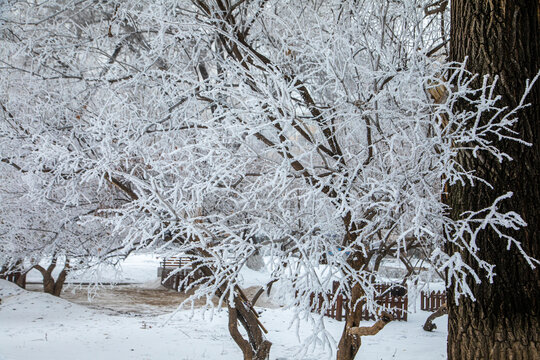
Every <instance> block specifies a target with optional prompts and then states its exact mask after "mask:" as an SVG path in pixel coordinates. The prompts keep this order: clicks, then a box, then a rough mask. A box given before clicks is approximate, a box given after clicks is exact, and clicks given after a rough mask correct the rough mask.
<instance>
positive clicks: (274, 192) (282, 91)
mask: <svg viewBox="0 0 540 360" xmlns="http://www.w3.org/2000/svg"><path fill="white" fill-rule="evenodd" d="M428 5H430V4H429V3H428V2H426V1H421V0H410V1H402V2H395V1H390V0H388V1H368V0H364V1H362V0H360V1H352V0H350V1H304V2H298V1H272V0H252V1H242V0H240V1H237V2H231V1H226V0H208V1H202V0H196V1H167V0H163V1H159V2H155V1H153V2H146V1H139V2H137V3H134V2H128V1H107V2H100V3H94V2H90V1H82V2H77V3H72V2H68V1H60V0H57V1H52V2H47V3H44V4H40V5H33V4H28V3H16V4H14V5H12V6H11V7H10V8H9V9H8V11H6V12H5V14H6V15H4V17H3V18H2V21H3V23H2V26H3V27H2V38H1V41H2V47H1V48H0V49H1V50H0V52H1V54H2V59H4V60H2V68H1V72H2V75H3V76H2V79H5V80H0V81H2V82H1V86H2V90H3V92H2V93H3V94H4V95H3V97H2V98H1V100H0V101H1V102H2V109H3V111H4V115H3V116H4V117H5V118H6V119H7V117H10V115H7V114H11V117H10V118H12V119H15V120H13V121H15V123H16V124H19V125H20V126H22V127H23V128H24V129H27V131H28V132H29V136H23V138H22V139H21V141H22V143H23V144H24V145H25V146H24V147H22V146H21V149H22V148H24V149H25V151H27V153H25V154H26V155H24V157H25V158H29V156H30V157H31V158H32V159H35V161H34V162H32V164H34V165H33V170H32V171H33V172H34V173H38V172H39V171H41V172H43V170H44V169H46V170H47V174H48V175H47V176H48V177H47V178H48V179H49V180H48V181H47V183H46V186H45V187H49V188H51V189H53V188H56V186H57V184H61V190H60V191H59V193H61V194H62V196H60V198H61V199H58V200H59V201H61V202H62V203H68V204H72V205H75V206H76V205H78V204H81V205H82V204H84V198H85V196H84V191H83V189H89V191H93V192H95V193H100V192H102V191H104V190H105V189H107V188H108V187H114V188H115V189H116V190H117V191H119V192H121V194H122V195H121V196H120V197H119V199H118V201H116V202H114V203H113V202H110V203H108V206H107V208H106V209H103V210H102V211H100V216H95V217H93V218H92V220H95V221H100V222H101V223H103V224H104V226H106V227H107V228H111V229H112V230H113V236H114V238H115V239H119V240H120V241H122V246H123V248H124V249H125V250H129V249H132V248H140V247H146V248H154V249H156V250H157V251H167V249H172V250H169V251H175V252H177V253H185V254H189V255H191V256H193V257H194V258H195V265H196V266H195V269H194V271H197V272H200V273H202V274H203V276H202V278H200V281H199V282H196V283H195V285H197V286H198V287H197V289H196V291H195V295H194V296H199V297H201V296H206V297H207V298H208V300H210V298H211V297H212V296H215V295H217V296H218V297H219V299H220V301H219V304H220V305H222V304H226V305H227V306H228V310H229V316H230V323H229V330H230V332H231V335H232V337H233V338H234V340H235V341H236V342H237V344H238V345H239V347H240V348H241V349H242V351H243V353H244V357H245V359H265V358H267V357H268V354H269V351H270V346H271V343H270V342H269V341H268V340H266V339H265V338H264V334H263V332H262V327H260V326H259V324H258V319H257V315H256V314H255V313H254V311H253V310H252V307H251V305H250V304H249V303H248V302H247V301H246V300H248V299H246V298H245V296H244V295H243V293H242V291H241V289H240V288H239V287H238V283H239V276H240V270H241V269H242V267H243V266H245V264H246V262H247V259H248V258H249V257H250V256H252V255H253V254H254V253H256V252H259V253H261V254H263V255H265V256H266V257H267V259H268V261H269V264H270V265H269V266H270V267H271V269H272V276H273V280H277V279H279V281H280V283H281V284H280V289H281V291H282V292H283V293H285V295H284V296H283V297H284V299H286V300H287V301H288V305H290V306H293V307H294V308H295V309H297V310H298V311H297V319H298V320H299V319H301V318H309V319H312V320H313V324H314V326H315V332H314V334H315V335H314V336H313V337H311V338H309V339H308V341H307V345H313V344H317V343H322V344H325V345H335V343H336V341H335V340H334V339H332V337H331V336H330V335H329V333H328V332H326V331H325V327H324V319H323V318H322V316H320V315H317V314H312V313H310V305H309V295H310V294H311V293H312V292H320V293H324V292H326V291H327V290H328V289H329V288H330V287H331V284H332V282H333V281H334V280H337V281H339V283H340V286H339V291H341V292H342V293H344V294H346V295H347V296H349V298H350V299H351V304H353V305H352V306H351V307H350V309H349V313H348V314H347V318H346V324H345V327H344V331H343V334H342V337H341V339H340V340H339V343H338V346H337V349H338V350H337V357H338V359H340V360H343V359H353V358H354V356H355V354H356V352H357V351H358V349H359V346H360V335H362V334H366V332H365V331H363V329H362V328H360V327H359V325H360V322H359V319H360V310H361V308H360V304H361V303H366V305H367V306H368V307H369V308H370V309H371V310H373V311H377V310H380V308H379V307H378V306H377V305H376V303H375V302H374V301H373V299H374V297H375V296H376V292H375V288H374V286H373V285H374V283H375V282H376V281H377V278H378V269H379V264H380V262H381V261H382V260H383V259H385V258H388V257H394V258H399V259H401V260H402V261H403V262H404V263H406V264H410V260H409V258H410V256H411V255H410V254H411V253H412V250H415V251H416V252H420V253H422V254H423V257H424V258H425V259H426V260H429V261H430V262H431V263H432V264H433V266H434V267H435V268H436V269H438V270H439V271H446V272H447V274H448V276H449V277H450V278H451V279H453V281H454V285H455V293H456V294H467V295H470V294H471V292H470V288H469V287H468V283H467V282H466V281H465V280H466V279H467V277H471V276H472V277H474V278H478V279H480V277H481V276H483V274H477V273H476V271H474V270H473V268H471V267H470V266H469V265H467V264H465V263H464V262H463V261H462V260H461V257H460V254H459V253H455V254H451V255H448V254H446V253H445V252H444V251H443V250H444V244H445V243H446V242H451V243H452V244H455V245H456V246H459V247H462V248H464V249H466V250H467V251H469V252H470V253H471V254H473V258H475V259H476V261H478V263H479V264H480V265H481V266H483V267H485V268H488V269H490V268H489V265H488V264H486V263H485V262H483V260H482V259H480V258H478V257H475V254H476V248H475V246H474V236H475V234H476V227H475V226H474V224H476V223H477V222H478V221H479V219H481V220H482V221H484V222H483V223H484V224H488V225H490V226H493V227H495V228H497V229H500V230H501V231H504V228H507V227H519V226H521V225H522V220H521V218H519V216H518V215H517V214H515V213H512V212H508V213H504V214H502V213H500V212H499V211H498V209H497V204H499V203H500V202H502V201H504V199H505V198H506V197H508V195H505V194H502V195H503V196H502V197H500V198H497V199H495V200H494V202H493V203H492V204H489V206H488V207H487V208H486V209H485V210H482V209H481V210H480V211H477V212H474V213H465V216H464V217H460V218H457V219H450V218H449V217H448V216H447V214H448V210H449V209H448V207H447V206H446V205H445V204H444V203H443V202H442V199H441V196H442V194H443V193H444V189H445V187H446V186H447V184H454V183H457V182H470V181H477V180H481V179H478V177H477V176H476V174H475V173H473V172H470V171H466V170H464V169H463V168H462V167H461V166H460V165H459V163H458V162H456V155H457V154H458V153H459V151H460V150H461V149H465V148H467V149H468V148H471V147H472V148H473V149H474V150H475V154H480V155H481V154H484V153H490V154H493V155H494V156H496V157H499V158H501V159H503V158H504V157H505V156H504V154H503V153H502V152H501V151H500V150H498V148H497V146H496V144H494V143H492V142H489V141H486V139H487V138H488V137H490V136H492V135H493V134H496V135H498V136H499V137H500V138H501V139H510V140H512V139H513V137H514V134H513V133H512V131H511V130H510V127H511V126H512V124H513V123H514V122H515V120H514V119H513V117H512V116H513V113H505V112H504V110H503V109H501V108H499V107H498V105H497V98H496V96H495V95H494V93H493V87H494V85H493V84H491V83H488V82H485V83H483V84H481V85H480V86H478V87H476V88H474V87H472V86H471V84H472V83H471V81H472V79H473V76H472V75H471V74H469V73H467V72H466V71H465V69H464V67H463V65H462V64H460V63H450V64H448V63H445V59H444V54H445V46H446V30H445V24H446V23H447V22H445V21H444V20H445V17H444V16H446V15H445V14H444V12H443V13H442V14H441V12H439V11H434V10H433V9H432V7H429V6H428ZM441 11H442V8H441ZM473 95H475V96H476V95H477V99H476V100H474V102H473V103H472V106H473V107H472V110H470V109H469V110H468V111H460V110H459V109H458V108H457V107H456V104H459V103H461V102H464V101H465V102H467V101H469V99H471V98H472V97H473ZM484 113H494V114H495V116H493V117H492V121H491V122H489V123H488V124H487V125H486V126H469V124H474V123H475V120H476V119H477V118H478V116H481V115H482V114H484ZM5 129H6V130H5V131H6V133H7V134H9V135H10V136H12V137H13V138H17V135H16V134H17V132H18V131H19V130H17V127H6V128H5ZM28 154H31V155H28ZM17 156H20V155H17V154H16V153H13V154H10V155H9V156H6V155H2V158H3V159H5V160H3V161H4V162H6V161H7V162H11V161H13V160H15V159H17ZM40 166H41V168H40ZM484 180H489V179H484ZM44 194H45V193H42V195H38V194H36V196H37V197H40V196H45V195H44ZM471 210H473V209H471ZM475 210H476V209H475ZM89 215H90V214H89ZM88 221H89V220H88ZM88 221H87V222H78V224H80V225H81V226H83V225H84V224H88V223H89V222H88ZM471 235H472V236H471ZM508 240H510V241H512V239H508ZM531 261H532V260H531ZM322 263H325V264H324V265H323V264H322ZM409 268H410V269H411V271H414V268H413V267H412V266H410V265H409ZM208 304H209V305H210V304H211V301H208ZM330 305H331V303H330V301H329V300H328V299H326V300H325V301H324V303H323V304H322V308H323V309H325V308H327V307H329V306H330ZM237 323H240V324H241V325H242V326H244V328H245V329H246V331H247V335H248V336H247V339H244V337H243V336H242V334H241V332H240V331H239V330H238V328H237ZM381 328H382V327H380V328H378V330H380V329H381Z"/></svg>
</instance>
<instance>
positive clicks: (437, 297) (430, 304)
mask: <svg viewBox="0 0 540 360" xmlns="http://www.w3.org/2000/svg"><path fill="white" fill-rule="evenodd" d="M443 304H446V292H445V291H431V292H430V293H429V294H428V293H426V292H424V291H422V292H421V293H420V309H421V310H425V311H437V309H439V308H440V307H441V306H442V305H443Z"/></svg>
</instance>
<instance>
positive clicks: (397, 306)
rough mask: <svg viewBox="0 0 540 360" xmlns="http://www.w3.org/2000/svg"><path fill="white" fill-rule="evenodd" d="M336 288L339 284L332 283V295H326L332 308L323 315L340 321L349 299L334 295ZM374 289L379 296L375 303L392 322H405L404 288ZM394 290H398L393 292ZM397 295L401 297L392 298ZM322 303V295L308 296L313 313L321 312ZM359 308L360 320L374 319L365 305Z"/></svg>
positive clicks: (406, 303) (379, 287) (380, 286)
mask: <svg viewBox="0 0 540 360" xmlns="http://www.w3.org/2000/svg"><path fill="white" fill-rule="evenodd" d="M338 287H339V283H338V282H334V284H333V291H332V293H329V294H326V297H327V300H328V301H330V302H331V303H332V306H331V307H330V308H328V309H327V310H326V312H325V314H324V315H325V316H328V317H330V318H332V319H336V320H338V321H342V320H345V316H346V314H347V310H348V308H349V299H348V298H347V297H346V296H343V295H342V294H336V292H337V289H338ZM374 287H375V290H376V291H377V293H378V294H381V295H380V296H377V297H375V302H376V303H377V304H378V305H380V306H382V307H384V308H385V309H386V310H387V311H388V312H390V313H391V314H392V315H393V316H394V320H398V321H407V306H408V297H407V295H406V291H407V290H406V289H405V288H401V289H399V288H398V287H397V286H396V285H394V284H375V285H374ZM394 289H396V290H397V289H399V290H397V291H395V290H394ZM403 289H404V291H403ZM397 294H399V295H401V296H393V295H397ZM323 302H324V297H323V295H322V294H319V295H318V297H317V295H316V294H315V293H312V294H310V306H311V308H312V310H313V311H317V312H321V310H322V305H323ZM360 306H362V307H363V310H362V313H361V319H360V320H375V319H376V317H375V315H374V314H372V313H371V312H370V311H369V310H368V309H367V308H366V306H365V304H361V305H360Z"/></svg>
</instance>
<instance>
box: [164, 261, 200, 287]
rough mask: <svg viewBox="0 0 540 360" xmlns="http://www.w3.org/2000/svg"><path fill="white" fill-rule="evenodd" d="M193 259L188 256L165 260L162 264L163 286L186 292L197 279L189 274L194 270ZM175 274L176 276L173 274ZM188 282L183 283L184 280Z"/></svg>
mask: <svg viewBox="0 0 540 360" xmlns="http://www.w3.org/2000/svg"><path fill="white" fill-rule="evenodd" d="M192 261H193V259H192V258H190V257H187V256H184V257H170V258H165V259H163V261H162V262H161V267H160V272H161V274H160V275H161V285H163V286H165V287H166V288H169V289H173V290H176V291H184V290H185V289H186V287H187V286H188V285H189V284H191V283H192V282H193V281H195V280H196V279H195V278H194V277H193V276H190V275H189V274H190V273H191V272H192V270H193V266H192ZM173 272H175V273H174V274H172V273H173ZM186 277H187V281H184V282H182V281H183V280H184V279H186Z"/></svg>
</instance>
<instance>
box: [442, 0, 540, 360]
mask: <svg viewBox="0 0 540 360" xmlns="http://www.w3.org/2000/svg"><path fill="white" fill-rule="evenodd" d="M539 11H540V9H539V1H538V0H452V2H451V19H452V23H451V45H450V47H451V50H450V58H451V60H455V61H463V60H464V59H465V57H466V56H468V60H467V69H468V70H470V71H471V72H473V73H479V74H480V77H479V78H478V81H481V78H482V76H483V75H486V74H490V75H498V76H499V78H500V80H499V83H498V92H499V94H500V95H501V96H502V100H501V101H502V103H503V104H504V105H506V106H508V107H510V108H511V107H515V106H516V105H517V103H518V101H519V99H520V97H521V94H522V92H523V90H524V88H525V80H526V79H532V78H533V77H534V76H535V75H536V73H537V71H538V69H539V59H540V53H539V48H540V46H539V36H540V28H539ZM476 85H477V86H478V85H480V84H479V83H478V82H477V84H476ZM528 101H529V102H531V103H532V106H530V107H529V108H527V109H526V110H525V111H522V112H521V113H520V114H519V118H520V121H519V123H518V124H517V125H516V127H515V130H516V131H517V132H518V133H519V135H520V136H521V138H522V139H524V140H525V141H527V142H530V143H532V144H533V145H532V146H531V147H529V146H524V145H522V144H519V143H517V142H510V141H505V142H504V143H500V147H502V150H503V151H505V152H506V153H507V154H509V155H510V156H511V157H512V158H513V159H514V160H513V161H511V162H508V161H507V162H505V163H504V164H501V163H499V162H497V160H496V159H494V158H492V157H478V158H474V157H473V156H471V154H470V153H467V152H462V153H460V154H459V159H458V160H459V162H460V164H462V165H463V166H464V167H465V169H469V170H475V171H476V173H477V174H478V175H479V176H480V177H482V178H485V179H487V180H488V181H489V182H490V183H491V184H492V185H493V187H494V190H490V189H489V188H488V187H487V186H485V185H482V184H476V185H475V186H474V187H471V186H470V185H465V186H461V185H459V184H458V185H455V186H452V187H450V188H449V189H448V197H447V202H448V204H449V205H450V206H451V208H452V211H451V214H450V216H451V217H452V218H454V219H455V218H458V217H459V215H460V213H462V212H463V211H465V210H471V209H482V208H485V207H488V206H489V205H490V204H491V203H492V201H493V200H494V198H495V196H497V195H502V194H504V193H506V192H509V191H511V192H513V193H514V195H513V197H512V198H511V199H510V200H509V201H506V203H505V204H504V207H502V208H501V209H500V211H502V212H505V211H510V210H513V211H516V212H517V213H519V214H520V215H521V216H522V217H523V219H524V220H525V221H526V222H527V224H528V226H527V227H526V228H524V229H522V230H520V231H515V232H513V233H512V235H513V236H514V237H515V238H516V239H518V240H519V241H521V242H522V245H523V248H524V250H525V251H526V252H527V253H528V254H529V255H530V256H533V257H535V258H537V259H539V258H540V180H539V179H540V115H539V106H540V86H539V85H538V84H536V85H535V87H534V89H533V91H532V93H531V94H530V95H529V98H528ZM461 108H462V109H466V108H467V105H466V104H461ZM493 140H494V141H497V139H493ZM477 244H478V245H479V247H480V257H481V258H483V259H485V260H486V261H488V262H490V263H492V264H494V265H495V266H496V268H495V271H496V273H497V275H496V277H495V279H494V283H493V284H491V285H490V284H480V285H477V284H474V283H472V282H471V283H470V284H469V285H470V286H471V289H472V290H473V292H474V295H475V297H476V302H473V301H471V300H470V299H461V300H460V301H459V305H458V304H456V303H455V302H454V301H453V298H454V294H453V293H452V286H449V296H448V303H447V305H448V311H449V323H448V359H449V360H454V359H460V360H463V359H492V360H498V359H501V360H502V359H531V360H532V359H540V320H539V319H540V271H539V270H538V268H537V269H535V270H533V269H531V268H530V266H529V265H528V264H527V263H526V262H525V261H524V260H523V258H522V256H521V255H520V254H519V253H518V252H517V251H516V249H515V248H512V249H510V250H507V248H506V247H507V244H506V243H505V241H503V240H501V239H500V238H499V237H498V236H497V235H496V234H495V233H494V232H493V231H485V232H484V233H483V234H482V237H481V238H479V239H478V241H477ZM447 250H448V251H449V252H453V251H457V249H455V248H451V247H449V248H448V249H447ZM463 257H464V259H466V261H467V262H468V263H469V264H470V265H472V266H474V261H473V260H472V259H471V257H470V256H467V254H463ZM450 285H451V284H450Z"/></svg>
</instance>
